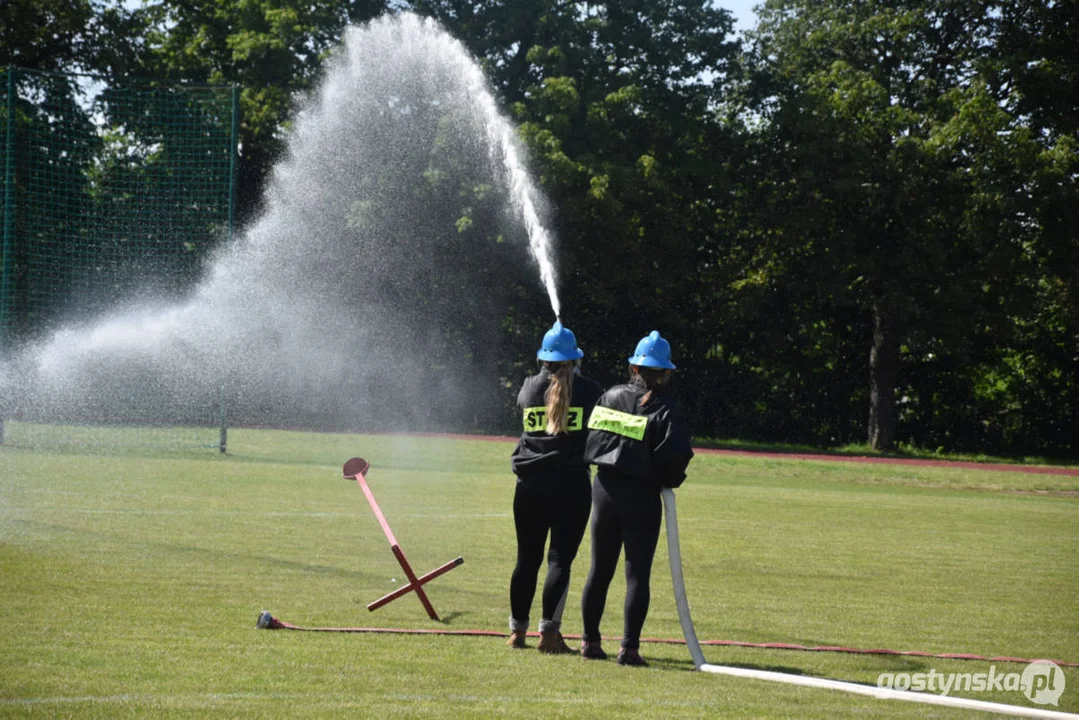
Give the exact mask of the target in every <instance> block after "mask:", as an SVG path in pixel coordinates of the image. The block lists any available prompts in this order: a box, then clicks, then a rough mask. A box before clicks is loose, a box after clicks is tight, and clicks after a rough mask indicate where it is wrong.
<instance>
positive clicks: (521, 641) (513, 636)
mask: <svg viewBox="0 0 1079 720" xmlns="http://www.w3.org/2000/svg"><path fill="white" fill-rule="evenodd" d="M506 644H507V645H509V646H510V647H511V648H523V647H527V646H526V645H525V631H524V630H514V631H513V632H511V633H510V637H509V639H508V640H506Z"/></svg>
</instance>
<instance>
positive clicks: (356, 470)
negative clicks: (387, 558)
mask: <svg viewBox="0 0 1079 720" xmlns="http://www.w3.org/2000/svg"><path fill="white" fill-rule="evenodd" d="M370 469H371V463H369V462H367V461H366V460H364V459H363V458H359V457H354V458H352V459H350V460H349V461H348V462H346V463H345V467H344V469H343V470H342V471H341V473H342V474H343V475H344V476H345V478H346V479H348V480H355V481H356V482H357V483H358V484H359V486H360V489H361V490H363V494H364V495H365V496H366V497H367V502H368V504H369V505H370V506H371V509H372V510H374V512H375V517H376V518H378V524H379V525H381V526H382V532H383V533H385V534H386V539H387V540H389V541H390V550H391V551H393V556H394V557H395V558H397V562H398V563H400V564H401V569H402V570H403V571H404V573H405V577H407V578H408V584H407V585H402V586H401V587H399V588H397V589H396V590H394V591H393V592H391V593H390V594H388V595H383V596H382V597H380V598H379V599H378V600H375V601H374V602H373V603H371V604H370V605H368V606H367V609H368V610H370V611H374V610H377V609H379V608H380V607H382V606H383V605H386V604H387V603H391V602H393V601H394V600H396V599H397V598H399V597H401V596H402V595H407V594H408V593H410V592H415V593H416V596H417V597H418V598H419V599H420V602H421V603H422V604H423V609H424V610H426V611H427V614H428V615H429V616H430V617H431V619H432V620H438V619H439V618H438V613H436V612H435V608H434V607H433V606H432V605H431V601H430V600H428V599H427V593H425V592H424V591H423V586H424V585H425V584H426V583H428V582H430V581H431V580H434V579H435V578H436V577H438V576H439V575H444V574H445V573H448V572H449V571H450V570H453V569H454V568H455V567H457V566H458V565H460V564H461V563H463V562H464V561H465V560H464V558H462V557H460V556H458V557H456V558H454V559H453V560H450V561H449V562H448V563H446V564H445V565H442V566H440V567H437V568H435V569H434V570H432V571H431V572H429V573H427V574H426V575H421V576H420V577H416V573H414V572H412V566H411V565H409V564H408V558H406V557H405V554H404V552H402V550H401V546H400V545H399V544H398V543H397V538H396V537H394V534H393V530H391V529H390V524H389V523H388V522H386V516H385V515H383V514H382V510H381V508H379V506H378V503H377V502H376V501H375V496H374V494H373V493H372V492H371V488H369V487H368V486H367V480H366V478H365V477H364V475H366V474H367V471H368V470H370Z"/></svg>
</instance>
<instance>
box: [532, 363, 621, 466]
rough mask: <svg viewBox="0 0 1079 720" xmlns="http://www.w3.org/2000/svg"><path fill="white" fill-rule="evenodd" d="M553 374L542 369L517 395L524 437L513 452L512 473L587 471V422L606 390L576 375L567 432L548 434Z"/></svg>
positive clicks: (590, 380)
mask: <svg viewBox="0 0 1079 720" xmlns="http://www.w3.org/2000/svg"><path fill="white" fill-rule="evenodd" d="M550 383H551V373H550V372H549V371H548V370H547V368H541V369H540V372H539V374H538V375H533V376H532V377H530V378H528V379H527V380H525V381H524V384H523V385H522V386H521V391H520V392H519V393H518V394H517V406H518V408H519V409H520V411H521V424H522V433H521V439H520V441H519V442H518V443H517V448H516V449H515V450H514V451H513V458H512V463H513V472H515V473H517V474H520V473H521V472H532V471H537V470H550V469H558V468H581V467H587V465H588V463H586V462H585V460H584V443H585V438H586V437H587V436H588V428H587V425H588V418H589V416H590V415H591V414H592V408H593V407H594V406H595V404H596V400H598V399H599V396H600V395H602V394H603V388H602V387H601V386H600V384H599V383H597V382H596V381H595V380H592V379H589V378H586V377H582V376H580V375H575V376H574V377H573V392H572V393H570V403H569V405H570V406H569V412H568V413H567V414H566V432H564V433H561V434H559V435H548V434H547V398H546V397H545V396H546V393H547V387H548V386H549V385H550Z"/></svg>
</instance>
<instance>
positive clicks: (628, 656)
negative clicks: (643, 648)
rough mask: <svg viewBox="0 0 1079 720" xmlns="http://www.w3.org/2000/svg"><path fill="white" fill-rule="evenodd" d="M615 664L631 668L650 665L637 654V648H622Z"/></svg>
mask: <svg viewBox="0 0 1079 720" xmlns="http://www.w3.org/2000/svg"><path fill="white" fill-rule="evenodd" d="M615 662H617V663H618V664H619V665H629V666H630V667H648V663H647V662H645V660H644V658H643V657H641V654H640V653H639V652H637V648H622V649H621V650H620V651H619V653H618V659H617V660H615Z"/></svg>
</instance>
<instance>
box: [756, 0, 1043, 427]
mask: <svg viewBox="0 0 1079 720" xmlns="http://www.w3.org/2000/svg"><path fill="white" fill-rule="evenodd" d="M1000 5H1001V4H1000V3H994V2H958V1H952V0H908V1H905V2H898V3H895V2H888V3H885V2H872V1H870V2H864V3H857V4H850V3H839V2H824V3H821V2H808V1H804V0H768V1H767V2H766V3H765V4H764V6H763V7H762V8H761V11H760V18H761V20H760V24H759V26H758V28H757V31H756V33H755V35H754V48H753V56H752V59H751V61H750V66H751V70H752V73H753V74H752V75H751V78H752V86H751V87H750V96H751V97H752V98H753V102H752V103H751V106H750V107H751V110H752V111H753V112H754V113H756V114H757V115H758V116H759V117H760V118H761V121H762V129H761V132H760V135H761V137H760V139H759V143H760V145H761V147H765V148H768V149H769V151H770V152H769V153H768V154H767V155H766V156H765V157H764V158H762V160H764V161H765V163H766V164H767V166H768V168H769V170H768V172H767V173H766V174H765V176H764V177H763V179H762V182H761V184H760V185H759V187H760V188H761V189H762V190H763V197H764V201H765V202H767V203H768V204H769V206H770V212H769V213H767V215H766V216H765V217H762V221H763V222H762V224H761V227H760V234H759V236H758V237H757V238H756V239H755V253H754V259H753V261H752V262H751V263H750V264H748V265H747V267H748V272H747V273H746V279H745V281H746V285H748V286H754V285H757V286H769V285H770V286H776V285H779V284H788V285H796V286H800V287H810V288H812V292H815V293H817V294H819V295H820V296H821V297H824V298H829V299H830V302H832V303H833V304H835V305H837V306H839V307H851V308H855V309H857V310H858V311H860V312H863V313H866V315H867V316H868V317H869V318H870V323H871V338H870V339H869V343H868V344H869V347H870V352H869V362H868V367H869V379H870V383H869V423H868V437H869V442H870V444H871V446H873V447H875V448H880V449H886V448H890V447H892V446H893V444H894V442H895V440H896V422H897V401H902V400H903V397H901V396H899V390H900V389H902V385H901V378H900V371H901V368H902V367H903V365H904V362H906V363H907V364H912V365H916V364H917V363H919V362H920V361H921V359H922V358H926V357H932V355H933V354H934V352H940V351H941V349H946V350H947V352H949V353H950V354H952V355H953V356H955V357H957V358H960V359H962V358H964V357H965V358H966V359H967V360H968V361H970V360H971V359H973V358H977V357H981V356H980V355H979V353H984V350H985V348H987V347H997V346H1000V345H1001V344H1006V343H1007V342H1008V341H1009V340H1010V338H1011V335H1012V333H1013V332H1014V323H1013V322H1012V318H1013V317H1014V315H1015V314H1016V313H1019V312H1022V310H1023V306H1022V304H1021V303H1022V302H1023V300H1024V297H1023V294H1022V293H1021V292H1019V291H1018V289H1019V288H1020V287H1021V286H1022V281H1023V280H1022V279H1023V278H1024V277H1026V276H1028V275H1029V269H1030V267H1031V265H1032V263H1035V262H1036V258H1035V257H1034V255H1035V252H1034V250H1033V249H1032V248H1033V247H1034V246H1033V245H1032V243H1033V242H1034V240H1035V236H1036V235H1037V233H1036V231H1035V230H1034V228H1032V226H1031V224H1030V223H1029V222H1026V221H1025V219H1024V218H1025V217H1026V215H1025V211H1026V210H1028V209H1029V208H1028V207H1027V206H1026V204H1027V202H1028V200H1029V197H1028V193H1027V192H1026V191H1025V190H1024V188H1025V185H1026V184H1025V177H1026V173H1027V172H1029V170H1030V169H1031V167H1032V163H1033V161H1034V159H1035V158H1036V156H1037V152H1038V149H1037V147H1036V144H1032V143H1031V142H1030V132H1029V130H1028V129H1027V128H1026V126H1025V125H1024V123H1023V120H1022V118H1021V117H1019V116H1016V115H1014V114H1012V113H1009V112H1008V110H1007V106H1006V104H1004V105H1002V103H1001V97H1000V94H999V91H1000V88H999V87H994V85H993V83H992V79H993V77H994V76H993V74H992V69H993V68H992V62H991V61H992V57H991V54H990V52H991V48H992V47H993V46H994V43H995V40H996V38H997V37H998V34H999V31H1000V24H999V22H998V21H999V18H1000V13H1001V7H1000ZM923 400H924V399H923ZM909 401H910V398H909V397H907V402H909Z"/></svg>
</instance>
